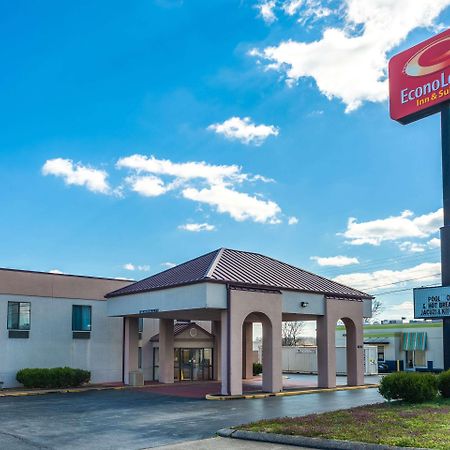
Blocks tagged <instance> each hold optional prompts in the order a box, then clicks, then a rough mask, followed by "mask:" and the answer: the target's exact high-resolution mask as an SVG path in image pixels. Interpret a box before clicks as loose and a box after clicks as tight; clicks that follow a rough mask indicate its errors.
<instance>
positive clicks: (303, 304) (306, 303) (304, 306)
mask: <svg viewBox="0 0 450 450" xmlns="http://www.w3.org/2000/svg"><path fill="white" fill-rule="evenodd" d="M308 305H309V303H308V302H301V303H300V306H301V307H302V308H306V307H307V306H308Z"/></svg>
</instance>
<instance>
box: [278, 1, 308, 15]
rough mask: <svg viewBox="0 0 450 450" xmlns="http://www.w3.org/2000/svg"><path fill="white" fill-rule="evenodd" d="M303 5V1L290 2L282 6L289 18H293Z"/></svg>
mask: <svg viewBox="0 0 450 450" xmlns="http://www.w3.org/2000/svg"><path fill="white" fill-rule="evenodd" d="M302 5H303V0H288V1H285V2H284V3H283V5H282V8H283V10H284V12H285V13H286V14H287V15H288V16H293V15H294V14H295V13H296V12H297V11H299V10H300V8H301V7H302Z"/></svg>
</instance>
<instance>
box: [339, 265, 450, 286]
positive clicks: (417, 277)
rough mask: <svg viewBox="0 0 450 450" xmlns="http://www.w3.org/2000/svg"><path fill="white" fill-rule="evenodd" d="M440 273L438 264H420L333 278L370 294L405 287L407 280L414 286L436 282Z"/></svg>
mask: <svg viewBox="0 0 450 450" xmlns="http://www.w3.org/2000/svg"><path fill="white" fill-rule="evenodd" d="M440 272H441V264H440V263H422V264H419V265H417V266H414V267H410V268H407V269H403V270H390V269H383V270H377V271H375V272H359V273H358V272H357V273H350V274H345V275H339V276H337V277H336V278H334V281H337V282H338V283H342V284H345V285H348V286H351V287H353V288H355V289H361V290H362V291H369V292H370V291H373V290H377V291H378V289H383V290H386V289H388V290H389V289H396V288H397V287H398V284H401V283H403V285H406V284H407V283H408V280H411V282H413V283H414V284H420V283H426V282H430V281H437V280H438V279H439V277H440ZM392 283H395V284H392ZM396 285H397V286H396Z"/></svg>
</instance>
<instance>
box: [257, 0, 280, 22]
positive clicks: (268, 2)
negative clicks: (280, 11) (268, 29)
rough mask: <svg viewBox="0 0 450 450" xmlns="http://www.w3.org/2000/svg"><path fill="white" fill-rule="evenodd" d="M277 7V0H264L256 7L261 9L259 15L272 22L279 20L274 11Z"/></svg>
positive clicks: (265, 20)
mask: <svg viewBox="0 0 450 450" xmlns="http://www.w3.org/2000/svg"><path fill="white" fill-rule="evenodd" d="M275 7H276V2H275V0H262V1H261V2H259V3H258V4H257V5H256V9H258V10H259V15H260V16H261V17H262V19H263V20H264V22H266V23H272V22H274V21H275V20H277V18H276V16H275V12H274V9H275Z"/></svg>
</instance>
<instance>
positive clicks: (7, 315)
mask: <svg viewBox="0 0 450 450" xmlns="http://www.w3.org/2000/svg"><path fill="white" fill-rule="evenodd" d="M13 304H18V305H19V310H18V318H17V325H18V328H16V327H12V326H10V321H9V317H10V315H9V308H10V305H13ZM25 304H26V305H28V328H20V310H21V306H22V305H25ZM6 329H7V330H8V331H30V330H31V302H22V301H20V300H19V301H15V300H8V304H7V311H6Z"/></svg>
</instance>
